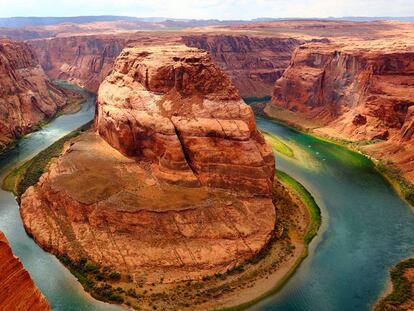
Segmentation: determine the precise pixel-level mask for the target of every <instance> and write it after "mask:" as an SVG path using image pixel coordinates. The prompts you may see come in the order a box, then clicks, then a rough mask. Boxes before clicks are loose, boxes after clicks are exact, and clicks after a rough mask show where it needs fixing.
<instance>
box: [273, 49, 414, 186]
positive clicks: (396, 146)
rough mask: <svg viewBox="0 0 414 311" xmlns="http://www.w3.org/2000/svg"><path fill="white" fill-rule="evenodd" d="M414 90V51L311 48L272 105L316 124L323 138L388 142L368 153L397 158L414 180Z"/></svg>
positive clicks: (295, 61) (297, 59) (301, 53)
mask: <svg viewBox="0 0 414 311" xmlns="http://www.w3.org/2000/svg"><path fill="white" fill-rule="evenodd" d="M413 87H414V51H413V50H411V49H409V48H407V47H404V46H399V45H398V44H397V43H394V44H391V45H387V44H384V45H381V44H380V43H371V46H370V48H369V49H367V48H365V46H364V45H363V44H362V43H361V44H359V43H348V44H345V45H344V44H342V45H341V44H315V43H314V44H306V45H304V46H301V47H299V48H298V49H297V50H296V52H295V54H294V56H293V58H292V61H291V64H290V66H289V67H288V69H287V70H286V71H285V73H284V74H283V76H282V77H281V78H280V79H279V80H278V81H277V83H276V86H275V89H274V94H273V100H272V104H271V105H272V106H278V107H283V108H286V109H288V110H290V111H293V112H296V113H298V114H299V115H302V116H303V117H304V118H307V119H311V120H314V121H316V122H317V123H318V124H319V128H318V129H317V130H316V131H317V132H319V133H322V134H327V135H329V136H334V137H339V138H343V139H349V140H359V141H365V140H382V141H384V142H382V143H378V144H374V145H370V146H366V147H363V149H365V150H366V151H367V152H369V153H370V154H372V155H374V156H376V157H378V158H382V159H384V158H385V159H389V160H396V163H397V164H399V165H401V166H400V167H401V168H403V170H404V171H405V173H406V176H407V177H408V178H410V179H411V180H414V151H413V152H411V151H410V150H414V149H413V148H412V147H413V146H414V141H413V139H412V136H413V131H414V130H413V107H414V88H413ZM402 146H404V148H401V147H402ZM409 159H411V160H409Z"/></svg>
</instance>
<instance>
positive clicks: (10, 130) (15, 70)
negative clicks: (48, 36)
mask: <svg viewBox="0 0 414 311" xmlns="http://www.w3.org/2000/svg"><path fill="white" fill-rule="evenodd" d="M0 84H1V88H0V150H1V149H3V148H4V147H5V146H6V145H7V144H9V143H11V142H12V141H13V140H15V139H16V138H18V137H20V136H22V135H24V134H26V133H28V132H30V131H31V130H33V128H35V127H36V125H37V124H38V123H39V122H40V121H42V120H43V119H45V118H49V117H51V116H53V115H54V114H55V113H56V112H57V111H58V110H59V109H61V108H62V107H63V106H64V105H65V104H66V100H65V95H64V93H63V91H62V90H60V89H59V88H57V87H56V86H54V85H53V84H52V83H51V82H50V81H49V79H48V78H47V77H46V75H45V73H44V71H43V69H42V68H41V66H40V65H39V62H38V61H37V58H36V56H35V54H34V53H33V52H32V50H31V49H30V48H29V46H28V45H27V44H25V43H21V42H15V41H8V40H0Z"/></svg>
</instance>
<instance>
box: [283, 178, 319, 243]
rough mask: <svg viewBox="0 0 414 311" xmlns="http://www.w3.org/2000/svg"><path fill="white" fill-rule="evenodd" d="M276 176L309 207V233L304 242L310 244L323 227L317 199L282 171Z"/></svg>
mask: <svg viewBox="0 0 414 311" xmlns="http://www.w3.org/2000/svg"><path fill="white" fill-rule="evenodd" d="M276 176H277V178H278V179H279V180H280V182H281V183H282V184H284V185H285V186H286V187H288V188H289V189H292V190H293V191H294V192H295V193H296V194H297V195H298V196H299V198H300V199H301V200H302V201H303V203H304V204H305V205H306V206H307V207H308V210H309V216H310V224H309V228H308V231H307V232H306V235H305V237H304V241H305V243H306V244H309V243H310V242H311V241H312V239H313V238H314V237H315V236H316V234H317V233H318V229H319V227H320V225H321V221H322V217H321V211H320V209H319V206H318V204H316V202H315V199H314V198H313V196H312V195H311V194H310V193H309V191H308V190H307V189H306V188H305V187H304V186H303V185H302V184H301V183H299V182H298V181H297V180H295V179H294V178H292V177H291V176H289V175H288V174H286V173H285V172H282V171H277V173H276Z"/></svg>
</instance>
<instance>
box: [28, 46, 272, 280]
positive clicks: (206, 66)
mask: <svg viewBox="0 0 414 311" xmlns="http://www.w3.org/2000/svg"><path fill="white" fill-rule="evenodd" d="M95 128H96V130H97V133H87V134H84V135H81V136H80V137H79V138H78V139H76V140H75V141H74V142H72V144H71V145H70V146H68V149H67V151H66V152H65V154H64V155H63V156H61V157H60V158H59V159H58V160H57V161H55V162H54V163H52V165H51V167H50V169H49V171H48V172H47V173H45V174H44V175H43V176H42V177H41V179H40V181H39V183H38V184H37V185H36V186H35V187H31V188H29V189H28V191H27V192H26V193H25V194H24V195H23V197H22V201H21V214H22V218H23V221H24V224H25V227H26V229H27V231H28V232H29V233H30V234H31V235H32V236H33V237H34V238H35V240H36V241H37V242H38V243H39V244H40V245H41V246H42V247H44V248H46V249H47V250H49V251H51V252H53V253H56V254H60V255H67V256H69V257H70V258H72V259H74V260H76V259H79V258H81V257H85V258H87V259H88V260H90V261H93V262H96V263H99V264H101V265H104V266H109V267H110V268H111V269H114V270H117V271H120V272H121V273H122V274H128V275H130V276H131V278H132V281H134V282H135V281H137V280H142V281H144V282H159V280H160V278H162V279H163V280H164V282H172V281H177V280H185V279H198V278H201V277H202V276H204V275H211V274H214V273H216V272H223V271H225V270H226V269H228V268H231V267H233V266H234V265H236V264H238V263H241V262H243V261H244V260H246V259H248V258H250V257H251V256H253V255H254V254H256V253H257V252H258V251H260V249H262V247H263V246H264V245H265V244H266V243H267V241H268V239H269V238H270V237H271V236H272V232H273V228H274V225H275V217H276V215H275V209H274V206H273V204H272V199H271V185H272V180H273V175H274V157H273V154H272V150H271V148H270V147H269V146H268V145H267V144H266V143H265V141H264V139H263V137H262V135H261V134H260V132H258V130H257V129H256V126H255V120H254V116H253V113H252V111H251V109H250V107H248V106H247V105H245V104H244V102H243V101H242V100H241V98H240V97H239V95H238V92H237V90H236V89H235V88H234V86H233V85H232V84H231V82H230V80H229V79H228V77H227V76H226V75H225V74H224V73H223V72H222V71H221V70H220V69H218V67H217V66H215V65H214V64H213V63H212V62H211V59H210V57H209V56H208V54H207V53H206V52H202V51H200V50H198V49H194V48H188V47H185V46H155V47H145V48H142V47H134V48H126V49H124V50H123V52H122V53H121V55H120V56H119V57H118V59H117V61H116V63H115V65H114V69H113V71H112V73H111V74H110V75H109V76H108V77H107V78H106V79H105V81H104V82H103V83H102V84H101V86H100V88H99V93H98V102H97V115H96V118H95ZM111 146H112V147H111Z"/></svg>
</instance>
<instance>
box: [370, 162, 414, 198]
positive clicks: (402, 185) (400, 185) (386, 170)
mask: <svg viewBox="0 0 414 311" xmlns="http://www.w3.org/2000/svg"><path fill="white" fill-rule="evenodd" d="M376 167H377V169H378V171H379V172H380V173H381V174H383V175H384V176H385V177H387V179H388V180H389V181H390V183H391V184H392V185H393V186H394V187H395V188H397V190H398V191H399V192H400V193H401V195H402V196H403V198H404V199H405V200H407V202H408V203H410V204H411V205H412V206H414V185H413V184H412V183H410V182H409V181H408V180H406V179H405V178H404V177H403V176H402V173H401V171H400V170H399V169H398V168H396V167H395V166H394V165H393V164H392V163H391V162H386V163H385V162H383V161H378V162H377V163H376Z"/></svg>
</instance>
